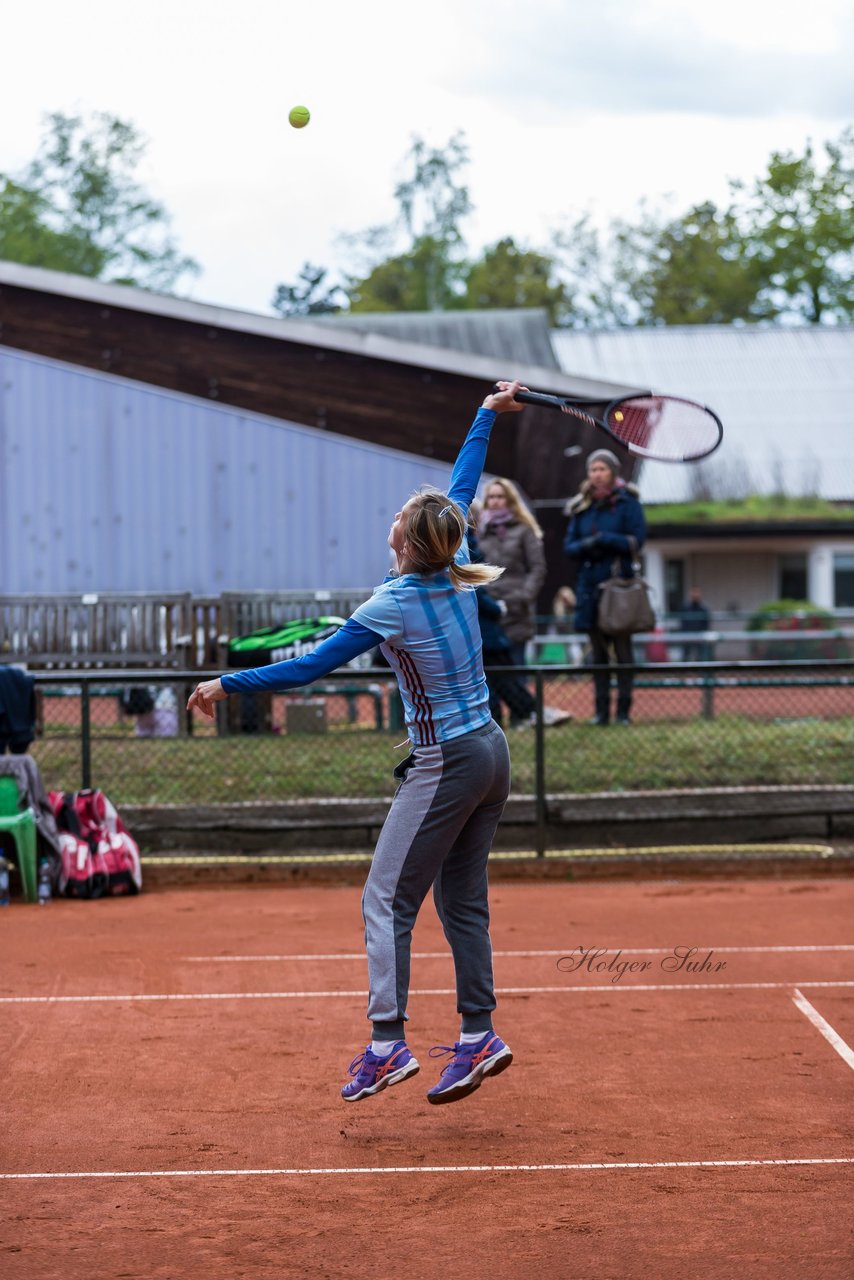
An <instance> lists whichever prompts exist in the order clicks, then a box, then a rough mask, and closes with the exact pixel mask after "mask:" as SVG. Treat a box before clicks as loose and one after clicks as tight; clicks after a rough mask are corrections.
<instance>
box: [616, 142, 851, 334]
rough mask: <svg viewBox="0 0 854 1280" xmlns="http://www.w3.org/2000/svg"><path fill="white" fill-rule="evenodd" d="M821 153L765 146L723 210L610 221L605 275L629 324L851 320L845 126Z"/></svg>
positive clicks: (703, 207)
mask: <svg viewBox="0 0 854 1280" xmlns="http://www.w3.org/2000/svg"><path fill="white" fill-rule="evenodd" d="M825 149H826V152H827V156H828V161H827V164H826V165H825V166H824V168H821V167H820V166H819V165H818V164H817V162H816V160H815V158H814V155H813V150H812V147H811V146H810V145H808V146H807V148H806V151H805V153H804V155H803V156H795V155H793V154H790V153H787V154H781V153H776V152H775V153H774V154H773V155H772V156H771V158H770V160H769V162H768V171H767V173H766V174H764V175H763V176H762V177H761V178H759V179H757V181H756V182H755V183H754V184H753V186H752V188H750V189H749V190H748V189H747V188H746V187H745V186H744V185H743V184H741V183H738V182H732V183H730V190H731V195H732V201H731V203H730V204H729V205H728V206H727V207H726V208H717V207H716V206H715V205H714V204H712V203H711V202H710V201H706V202H704V203H702V204H699V205H696V206H694V207H693V208H692V209H689V210H688V211H687V212H686V213H684V214H681V215H679V216H678V217H670V218H664V217H662V216H661V215H652V214H649V213H648V212H646V211H642V214H641V217H640V219H639V220H638V221H637V222H634V223H631V222H623V223H612V224H611V228H610V235H611V240H610V245H609V254H610V259H609V266H610V271H611V280H612V282H613V286H614V289H615V292H616V294H617V296H622V298H623V299H624V300H627V316H626V319H627V320H628V321H629V323H636V324H731V323H733V322H742V323H752V322H756V321H760V320H764V321H774V320H801V321H807V322H808V323H811V324H820V323H822V322H824V321H833V320H850V319H852V318H854V131H852V130H850V129H849V130H846V131H845V132H844V133H843V134H842V135H841V137H840V139H839V141H838V142H836V143H832V142H828V143H826V144H825ZM628 300H630V301H628ZM623 322H625V321H623Z"/></svg>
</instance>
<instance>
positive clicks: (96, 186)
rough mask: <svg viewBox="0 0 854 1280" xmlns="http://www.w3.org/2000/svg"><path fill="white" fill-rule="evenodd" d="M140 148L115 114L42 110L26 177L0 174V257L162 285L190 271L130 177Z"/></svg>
mask: <svg viewBox="0 0 854 1280" xmlns="http://www.w3.org/2000/svg"><path fill="white" fill-rule="evenodd" d="M145 145H146V144H145V142H144V140H143V138H142V137H141V135H140V134H139V133H138V132H137V130H136V129H135V127H134V126H133V125H132V124H129V123H128V122H126V121H123V120H120V119H119V118H118V117H116V116H111V115H108V114H105V113H102V112H98V113H96V114H95V115H94V116H93V117H92V119H91V120H89V121H84V120H83V119H82V118H81V117H79V116H67V115H64V114H62V113H61V112H56V113H54V114H52V115H50V116H48V117H47V122H46V132H45V136H44V137H43V139H42V142H41V145H40V147H39V150H38V153H37V154H36V156H35V158H34V159H33V160H32V161H31V162H30V164H29V165H28V166H27V168H26V169H25V170H24V171H23V173H21V174H19V175H17V176H10V175H7V174H0V257H3V258H8V259H10V260H12V261H15V262H23V263H26V264H28V265H30V266H43V267H51V268H54V269H55V270H60V271H71V272H74V273H76V274H79V275H87V276H94V277H96V278H99V279H107V280H110V281H112V282H114V283H119V284H135V285H140V286H142V287H144V288H151V289H161V290H169V289H170V288H172V287H173V286H174V285H175V284H176V282H177V281H178V280H179V279H180V278H181V277H182V276H184V275H190V274H194V273H196V272H197V271H198V266H197V264H196V263H195V262H194V261H193V259H192V258H189V257H186V256H184V255H182V254H181V253H180V252H179V250H178V248H177V246H176V245H175V243H174V241H172V240H171V239H170V237H169V235H168V223H169V218H168V215H167V213H166V210H165V209H164V207H163V206H162V205H161V204H159V203H158V202H157V201H156V200H153V199H152V198H151V197H150V196H148V195H147V194H146V193H145V191H144V190H143V188H142V187H141V186H140V185H139V183H138V182H137V180H136V176H135V171H136V169H137V166H138V165H139V162H140V160H141V159H142V157H143V155H144V153H145Z"/></svg>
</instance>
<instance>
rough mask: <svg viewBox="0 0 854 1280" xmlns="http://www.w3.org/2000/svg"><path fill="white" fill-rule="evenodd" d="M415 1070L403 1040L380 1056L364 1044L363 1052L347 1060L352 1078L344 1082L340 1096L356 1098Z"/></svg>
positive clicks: (413, 1062) (379, 1089) (385, 1085)
mask: <svg viewBox="0 0 854 1280" xmlns="http://www.w3.org/2000/svg"><path fill="white" fill-rule="evenodd" d="M417 1072H418V1063H417V1062H416V1060H415V1059H414V1058H413V1056H412V1054H411V1053H410V1052H409V1050H408V1049H407V1047H406V1041H405V1040H398V1042H397V1044H396V1045H395V1046H394V1048H393V1049H392V1051H391V1053H387V1054H386V1056H385V1057H384V1058H378V1057H377V1055H376V1054H375V1053H372V1052H371V1046H370V1045H368V1046H367V1048H366V1049H365V1052H364V1053H360V1054H359V1055H358V1056H357V1057H355V1058H354V1059H353V1061H352V1062H351V1063H350V1075H351V1076H355V1079H354V1080H350V1081H348V1083H347V1084H345V1085H344V1088H343V1089H342V1090H341V1097H342V1098H343V1099H344V1101H345V1102H358V1101H359V1099H360V1098H367V1097H369V1096H370V1094H372V1093H379V1092H380V1091H381V1090H382V1089H387V1088H388V1086H389V1085H390V1084H400V1082H401V1080H405V1079H406V1077H407V1076H414V1075H416V1074H417Z"/></svg>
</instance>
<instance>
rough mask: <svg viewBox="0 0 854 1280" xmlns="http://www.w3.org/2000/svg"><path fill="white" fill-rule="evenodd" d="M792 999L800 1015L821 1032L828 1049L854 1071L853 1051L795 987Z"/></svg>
mask: <svg viewBox="0 0 854 1280" xmlns="http://www.w3.org/2000/svg"><path fill="white" fill-rule="evenodd" d="M792 999H793V1000H794V1002H795V1004H796V1005H797V1007H798V1008H799V1009H800V1011H801V1013H803V1014H804V1015H805V1016H806V1017H807V1018H809V1020H810V1022H811V1023H812V1024H813V1026H814V1027H815V1028H816V1030H817V1031H820V1032H821V1034H822V1035H823V1036H824V1038H825V1040H826V1041H827V1043H828V1044H829V1045H830V1047H831V1048H832V1049H835V1050H836V1052H837V1053H838V1054H839V1056H840V1058H841V1059H842V1061H843V1062H847V1064H848V1066H849V1067H850V1068H851V1070H852V1071H854V1049H851V1048H849V1046H848V1045H847V1044H846V1043H845V1041H844V1040H843V1039H842V1036H841V1035H839V1033H838V1032H837V1031H834V1030H833V1027H832V1026H831V1025H830V1023H829V1022H827V1021H826V1020H825V1019H824V1018H823V1017H822V1016H821V1014H820V1013H819V1011H818V1010H817V1009H815V1008H813V1006H812V1005H811V1004H810V1002H809V1000H807V999H806V997H805V996H804V995H802V993H801V992H800V991H799V990H798V988H797V987H795V994H794V995H793V996H792Z"/></svg>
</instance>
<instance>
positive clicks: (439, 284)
mask: <svg viewBox="0 0 854 1280" xmlns="http://www.w3.org/2000/svg"><path fill="white" fill-rule="evenodd" d="M404 164H405V165H406V166H408V168H409V174H408V176H407V177H406V178H404V179H403V180H402V181H401V182H399V183H398V185H397V186H396V188H395V191H394V195H395V199H396V200H397V202H398V206H399V213H398V217H397V219H396V222H395V223H393V224H392V225H391V226H390V227H387V228H383V227H378V228H372V229H371V230H370V231H368V232H366V233H364V234H363V235H362V236H361V237H351V238H350V244H351V247H353V245H354V241H355V242H357V241H361V243H362V246H363V247H366V248H368V249H369V250H370V249H371V248H376V247H379V246H387V245H388V244H389V243H394V241H395V240H397V241H399V239H400V236H401V235H402V236H403V237H404V238H405V240H406V241H407V243H406V244H405V245H404V247H403V248H402V249H401V250H399V251H398V252H397V253H394V254H393V255H392V256H390V257H388V258H385V259H383V260H377V261H374V263H373V265H372V267H371V269H370V270H369V271H368V273H367V274H366V275H364V276H363V277H362V278H358V277H351V278H350V279H349V280H348V284H347V292H348V294H349V296H350V303H351V308H352V310H353V311H413V310H417V311H422V310H425V311H444V310H446V309H448V308H451V307H454V306H457V305H459V297H460V292H461V278H462V274H463V271H464V269H465V254H464V241H463V236H462V231H461V228H460V224H461V222H462V220H463V219H464V218H465V217H466V216H467V215H468V214H469V213H470V212H471V209H472V204H471V200H470V198H469V193H468V188H467V187H465V186H463V185H462V184H461V183H460V182H459V178H458V175H459V172H460V170H461V169H463V168H464V167H465V166H466V165H467V164H468V148H467V146H466V143H465V139H464V136H463V134H462V133H457V134H455V135H454V136H453V137H452V138H450V139H449V141H448V142H447V144H446V145H445V147H444V148H436V149H431V148H429V147H428V146H427V145H426V143H425V142H424V141H423V140H422V139H421V138H418V137H416V138H414V139H413V142H412V146H411V148H410V151H409V153H408V155H407V156H406V159H405V161H404Z"/></svg>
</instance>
